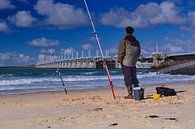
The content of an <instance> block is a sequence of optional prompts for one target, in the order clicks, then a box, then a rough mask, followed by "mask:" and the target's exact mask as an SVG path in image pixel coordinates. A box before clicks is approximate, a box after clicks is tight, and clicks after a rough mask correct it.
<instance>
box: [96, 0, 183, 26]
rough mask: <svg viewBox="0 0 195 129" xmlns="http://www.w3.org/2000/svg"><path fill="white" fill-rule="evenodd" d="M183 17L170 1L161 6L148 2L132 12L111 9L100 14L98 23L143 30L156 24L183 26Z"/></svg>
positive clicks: (122, 9)
mask: <svg viewBox="0 0 195 129" xmlns="http://www.w3.org/2000/svg"><path fill="white" fill-rule="evenodd" d="M185 21H186V19H185V17H183V16H182V14H181V13H180V10H179V9H178V7H177V6H176V5H175V4H174V3H173V2H170V1H165V2H162V3H161V4H158V3H155V2H150V3H147V4H141V5H139V6H138V7H137V8H136V9H135V10H134V11H133V12H132V11H128V10H125V9H124V8H116V9H112V10H110V11H109V12H106V13H104V14H101V18H100V22H101V23H102V24H104V25H111V26H116V27H126V26H128V25H130V26H133V27H136V28H144V27H148V26H151V25H158V24H174V25H180V24H184V23H185Z"/></svg>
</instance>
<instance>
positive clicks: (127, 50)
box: [118, 26, 140, 99]
mask: <svg viewBox="0 0 195 129" xmlns="http://www.w3.org/2000/svg"><path fill="white" fill-rule="evenodd" d="M133 32H134V29H133V28H132V27H130V26H128V27H126V29H125V38H123V39H122V41H121V42H120V44H119V47H118V61H119V62H120V63H121V66H122V71H123V75H124V81H125V85H126V87H127V92H128V95H127V96H125V97H124V98H125V99H132V98H133V96H132V85H133V86H134V87H138V86H139V85H138V83H139V82H138V79H137V73H136V62H137V60H138V57H139V56H140V44H139V41H137V40H136V38H135V37H134V36H133V35H132V34H133Z"/></svg>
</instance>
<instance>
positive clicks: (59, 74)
mask: <svg viewBox="0 0 195 129" xmlns="http://www.w3.org/2000/svg"><path fill="white" fill-rule="evenodd" d="M52 57H53V61H54V63H56V60H55V58H54V55H53V54H52ZM56 73H57V74H58V76H59V78H60V80H61V82H62V86H63V87H64V92H65V93H66V94H68V92H67V90H66V86H65V84H64V81H63V79H62V76H61V73H60V69H59V66H58V65H57V68H56Z"/></svg>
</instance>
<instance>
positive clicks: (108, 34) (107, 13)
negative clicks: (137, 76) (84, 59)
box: [0, 0, 195, 66]
mask: <svg viewBox="0 0 195 129" xmlns="http://www.w3.org/2000/svg"><path fill="white" fill-rule="evenodd" d="M86 1H87V3H88V6H89V9H90V12H91V14H92V17H93V21H94V23H95V26H96V29H97V33H98V34H99V37H100V41H101V45H102V48H103V51H104V54H105V53H106V52H105V51H106V50H107V51H109V54H110V55H111V56H113V57H114V56H115V55H116V54H117V48H118V45H119V42H120V41H121V39H122V38H124V29H125V27H126V26H132V27H134V28H135V32H134V34H133V35H134V36H135V37H136V39H137V40H139V42H140V44H141V49H142V53H143V55H144V56H150V55H151V53H152V52H154V51H155V50H156V45H157V44H158V46H159V51H161V52H163V53H167V54H177V53H195V1H194V0H86ZM97 49H98V45H97V43H96V41H95V38H94V33H93V30H92V27H91V24H90V21H89V18H88V15H87V12H86V8H85V5H84V2H83V0H71V1H70V0H0V66H20V65H30V64H37V63H41V62H42V61H43V60H46V61H49V60H51V53H54V54H55V55H56V56H59V55H62V54H63V55H64V57H65V56H66V57H67V56H68V55H72V53H73V54H74V56H75V54H76V52H78V53H79V56H81V50H83V51H84V55H85V56H88V53H89V50H92V54H91V55H93V56H95V54H96V50H97Z"/></svg>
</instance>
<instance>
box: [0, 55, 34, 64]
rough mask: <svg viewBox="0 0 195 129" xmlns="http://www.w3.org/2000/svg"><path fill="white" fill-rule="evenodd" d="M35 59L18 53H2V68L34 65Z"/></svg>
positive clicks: (0, 58)
mask: <svg viewBox="0 0 195 129" xmlns="http://www.w3.org/2000/svg"><path fill="white" fill-rule="evenodd" d="M33 61H34V59H33V58H31V57H30V56H26V55H24V54H18V53H0V66H17V65H22V66H23V65H27V64H33V63H34V62H33Z"/></svg>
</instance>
